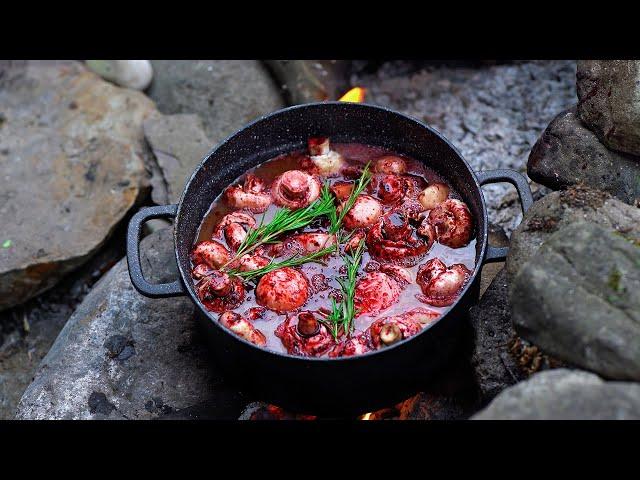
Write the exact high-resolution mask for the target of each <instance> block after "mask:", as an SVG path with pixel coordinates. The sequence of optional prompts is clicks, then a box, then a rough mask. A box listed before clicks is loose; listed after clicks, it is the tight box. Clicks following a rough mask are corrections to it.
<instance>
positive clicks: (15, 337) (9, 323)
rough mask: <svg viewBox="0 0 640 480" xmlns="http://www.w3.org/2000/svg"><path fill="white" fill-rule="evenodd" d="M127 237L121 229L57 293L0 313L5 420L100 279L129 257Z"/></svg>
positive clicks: (0, 399) (0, 406)
mask: <svg viewBox="0 0 640 480" xmlns="http://www.w3.org/2000/svg"><path fill="white" fill-rule="evenodd" d="M123 233H124V232H123V229H122V228H121V227H119V228H118V231H117V232H115V233H114V235H113V236H112V237H111V238H110V239H109V240H108V241H107V244H106V245H105V246H104V247H102V248H101V249H100V251H99V252H98V253H97V254H96V255H94V256H93V257H91V260H89V261H88V262H87V263H85V264H84V265H82V266H81V267H80V268H78V269H77V270H76V271H74V272H72V273H71V274H69V275H67V276H66V277H65V278H63V279H62V280H61V281H60V282H59V283H58V284H57V285H56V286H55V287H53V288H52V289H50V290H48V291H47V292H45V293H43V294H42V295H39V296H38V297H36V298H33V299H31V300H29V301H28V302H26V303H24V304H22V305H19V306H16V307H13V308H10V309H8V310H4V311H2V312H0V420H4V419H13V417H14V415H15V412H16V407H17V405H18V402H19V401H20V397H22V394H23V393H24V390H25V389H26V388H27V387H28V386H29V384H30V383H31V381H32V380H33V376H34V374H35V372H36V369H37V368H38V365H39V364H40V361H41V360H42V359H43V358H44V356H45V355H46V354H47V352H48V351H49V349H50V348H51V345H53V342H54V341H55V339H56V337H57V336H58V334H59V333H60V330H62V327H64V325H65V323H66V322H67V320H68V319H69V317H71V315H72V314H73V311H74V310H75V308H76V307H77V306H78V305H79V304H80V302H81V301H82V299H83V298H84V296H85V295H86V294H87V293H88V292H89V290H90V288H91V287H92V286H93V285H94V284H95V283H96V282H97V281H98V280H99V278H100V276H102V275H103V274H104V273H105V272H106V271H108V270H109V269H110V268H111V267H112V266H113V265H114V264H115V263H117V262H118V260H120V259H121V258H122V256H123V255H124V243H123V242H122V240H121V238H122V234H123Z"/></svg>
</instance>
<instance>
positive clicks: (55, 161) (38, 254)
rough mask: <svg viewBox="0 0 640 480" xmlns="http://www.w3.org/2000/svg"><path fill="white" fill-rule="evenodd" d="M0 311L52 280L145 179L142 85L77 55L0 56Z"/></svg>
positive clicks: (78, 257)
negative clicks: (118, 83)
mask: <svg viewBox="0 0 640 480" xmlns="http://www.w3.org/2000/svg"><path fill="white" fill-rule="evenodd" d="M0 112H1V113H0V118H1V119H0V171H1V172H2V174H1V175H0V200H1V201H0V218H2V219H3V220H5V221H3V226H2V234H1V235H2V236H1V238H0V244H2V245H3V246H5V248H0V310H2V309H6V308H8V307H11V306H13V305H17V304H20V303H22V302H25V301H26V300H28V299H30V298H32V297H34V296H36V295H38V294H39V293H41V292H43V291H45V290H47V289H48V288H50V287H52V286H53V285H54V284H55V283H56V282H58V281H59V280H60V279H61V278H62V277H63V276H64V275H65V274H67V273H69V272H70V271H72V270H73V269H75V268H76V267H78V266H79V265H81V264H83V263H84V262H85V261H86V260H87V259H89V258H90V257H91V255H92V254H93V253H94V252H95V251H96V250H97V249H98V248H99V247H100V246H101V245H102V244H103V243H104V241H105V239H106V238H107V237H108V236H109V235H110V233H111V232H112V231H113V229H114V227H115V226H116V225H117V224H118V222H120V221H121V220H122V219H123V217H124V216H125V215H126V213H127V212H128V211H129V209H130V208H131V207H132V206H133V205H135V204H136V202H137V201H138V200H139V198H141V196H142V195H143V193H144V192H145V189H146V187H147V178H146V177H147V174H146V172H145V163H144V161H145V156H146V155H149V152H148V151H147V148H146V145H145V143H144V139H143V136H142V122H143V120H144V119H145V118H148V117H150V116H152V115H154V114H156V110H155V107H154V105H153V102H151V101H150V100H149V99H148V98H147V97H145V96H144V95H143V94H142V93H139V92H135V91H132V90H127V89H121V88H118V87H115V86H113V85H112V84H110V83H108V82H105V81H103V80H101V79H100V78H99V77H98V76H97V75H95V74H93V73H91V72H89V71H87V70H86V69H85V68H84V67H83V66H82V64H80V63H78V62H71V61H68V62H49V61H46V62H35V61H33V62H32V61H30V62H3V63H1V64H0Z"/></svg>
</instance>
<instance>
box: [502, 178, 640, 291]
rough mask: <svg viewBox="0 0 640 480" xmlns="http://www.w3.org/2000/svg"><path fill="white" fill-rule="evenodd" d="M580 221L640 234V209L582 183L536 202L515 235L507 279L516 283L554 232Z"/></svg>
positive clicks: (634, 234)
mask: <svg viewBox="0 0 640 480" xmlns="http://www.w3.org/2000/svg"><path fill="white" fill-rule="evenodd" d="M577 221H587V222H591V223H594V224H597V225H601V226H602V227H604V228H611V229H615V230H617V231H619V232H622V233H629V234H630V235H633V236H638V235H640V209H638V208H635V207H632V206H630V205H627V204H626V203H623V202H621V201H619V200H616V199H614V198H611V196H610V195H609V194H608V193H606V192H603V191H600V190H595V189H591V188H588V187H583V186H579V185H578V186H575V187H571V188H569V189H567V190H563V191H558V192H553V193H550V194H549V195H547V196H545V197H544V198H542V199H541V200H539V201H537V202H535V203H534V204H533V206H532V207H531V208H530V209H529V211H528V212H527V214H526V215H525V217H524V219H523V220H522V223H521V224H520V225H519V226H518V228H517V229H516V230H515V231H514V232H513V234H512V235H511V245H510V247H509V255H508V256H507V262H506V267H507V283H510V284H512V283H513V277H514V276H515V275H516V274H517V273H518V270H519V269H520V267H521V266H522V265H523V264H524V263H525V262H526V261H527V260H528V259H529V258H530V257H531V256H532V255H533V254H534V253H535V252H536V251H537V250H538V248H540V246H541V245H542V244H543V243H544V242H545V241H546V240H547V239H548V238H549V237H550V236H551V234H553V233H554V232H555V231H557V230H558V229H560V228H562V227H563V226H565V225H569V224H571V223H574V222H577Z"/></svg>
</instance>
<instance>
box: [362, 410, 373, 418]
mask: <svg viewBox="0 0 640 480" xmlns="http://www.w3.org/2000/svg"><path fill="white" fill-rule="evenodd" d="M371 415H373V412H369V413H365V414H364V415H362V416H361V417H360V420H370V419H371Z"/></svg>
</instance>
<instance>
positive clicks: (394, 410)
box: [240, 392, 464, 420]
mask: <svg viewBox="0 0 640 480" xmlns="http://www.w3.org/2000/svg"><path fill="white" fill-rule="evenodd" d="M463 416H464V411H463V408H462V407H461V406H460V405H459V402H457V401H456V400H455V399H454V398H452V397H445V396H442V395H436V394H431V393H424V392H421V393H418V394H417V395H414V396H413V397H410V398H408V399H406V400H404V401H402V402H400V403H398V404H396V405H393V406H391V407H387V408H381V409H380V410H376V411H373V412H367V413H365V414H363V415H360V416H355V417H345V418H344V419H345V420H452V419H456V418H463ZM240 418H241V419H246V420H318V419H321V418H323V417H317V416H315V415H304V414H298V413H292V412H289V411H286V410H284V409H283V408H281V407H278V406H277V405H272V404H266V403H265V404H262V403H260V404H251V405H250V406H248V407H247V408H246V409H245V412H244V413H243V415H242V416H241V417H240Z"/></svg>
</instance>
